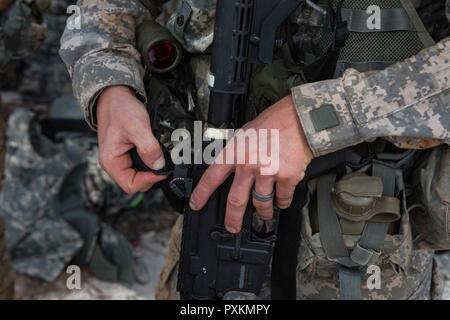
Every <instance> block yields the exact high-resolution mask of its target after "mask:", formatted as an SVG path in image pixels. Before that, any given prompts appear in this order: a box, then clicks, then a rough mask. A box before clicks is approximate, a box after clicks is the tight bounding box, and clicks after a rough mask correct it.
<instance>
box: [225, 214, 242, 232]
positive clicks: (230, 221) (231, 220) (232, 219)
mask: <svg viewBox="0 0 450 320" xmlns="http://www.w3.org/2000/svg"><path fill="white" fill-rule="evenodd" d="M226 225H228V226H231V227H233V228H234V229H239V228H240V226H241V218H240V217H239V216H238V215H235V214H230V215H227V217H226Z"/></svg>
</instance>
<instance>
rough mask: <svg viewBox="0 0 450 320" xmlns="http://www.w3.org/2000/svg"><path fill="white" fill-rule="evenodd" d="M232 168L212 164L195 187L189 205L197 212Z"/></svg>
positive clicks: (231, 166)
mask: <svg viewBox="0 0 450 320" xmlns="http://www.w3.org/2000/svg"><path fill="white" fill-rule="evenodd" d="M233 168H234V166H233V165H226V164H212V165H211V166H210V167H209V168H208V169H207V170H206V171H205V173H204V174H203V176H202V177H201V179H200V182H199V183H198V184H197V187H196V188H195V190H194V191H193V192H192V195H191V198H190V201H189V205H190V207H191V209H192V210H194V211H198V210H200V209H201V208H203V207H204V206H205V205H206V203H207V202H208V199H209V197H211V195H212V194H213V193H214V191H216V189H217V188H218V187H219V186H220V185H222V183H224V182H225V180H226V179H227V178H228V177H229V176H230V174H231V172H232V170H233Z"/></svg>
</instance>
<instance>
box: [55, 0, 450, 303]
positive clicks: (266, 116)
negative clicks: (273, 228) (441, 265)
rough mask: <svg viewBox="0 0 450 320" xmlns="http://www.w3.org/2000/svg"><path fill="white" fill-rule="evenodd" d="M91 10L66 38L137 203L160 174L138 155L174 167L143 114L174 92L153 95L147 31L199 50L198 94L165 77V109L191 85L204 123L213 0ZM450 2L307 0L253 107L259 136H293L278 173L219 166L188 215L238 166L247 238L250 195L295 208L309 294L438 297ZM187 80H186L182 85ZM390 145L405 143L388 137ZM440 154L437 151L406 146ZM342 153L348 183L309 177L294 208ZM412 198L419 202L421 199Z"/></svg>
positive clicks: (104, 151)
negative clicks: (156, 29)
mask: <svg viewBox="0 0 450 320" xmlns="http://www.w3.org/2000/svg"><path fill="white" fill-rule="evenodd" d="M80 5H81V17H82V21H81V28H79V29H66V31H65V34H64V35H63V38H62V45H61V50H60V54H61V56H62V58H63V60H64V61H65V63H66V64H67V67H68V69H69V72H70V74H71V76H72V80H73V89H74V93H75V95H76V97H77V99H78V100H79V102H80V105H81V107H82V109H83V111H84V113H85V116H86V120H87V121H88V123H89V124H90V125H91V127H92V128H95V129H97V130H98V138H99V150H100V155H99V157H100V163H101V164H102V166H103V168H104V169H105V170H106V171H107V172H108V173H109V175H110V176H111V177H112V178H113V179H114V180H115V181H116V182H117V183H118V184H119V185H120V186H121V187H122V188H123V189H124V190H125V191H127V192H129V193H134V192H138V191H145V190H148V189H149V188H150V187H151V186H152V185H154V184H155V183H157V182H159V181H160V180H161V179H162V178H161V177H159V176H155V175H153V174H152V173H142V172H136V171H135V170H133V168H132V167H131V159H130V156H129V153H128V151H129V150H130V148H132V147H133V146H135V147H136V148H137V150H138V153H139V155H140V156H141V158H142V159H143V161H144V162H145V163H146V164H147V166H148V167H150V168H153V169H156V170H157V169H161V168H162V167H163V166H164V163H165V160H164V157H163V153H162V151H161V148H160V146H159V143H158V141H157V140H156V139H155V138H154V136H153V134H152V130H151V126H150V123H151V122H150V119H149V116H148V114H147V111H146V109H145V106H144V103H145V102H146V101H153V100H152V99H153V98H154V97H155V96H159V93H160V92H159V91H156V92H155V90H152V89H149V88H148V92H149V94H150V95H147V94H146V90H145V87H144V82H143V80H142V79H143V78H144V69H143V65H142V63H141V55H140V54H139V52H138V50H137V43H136V37H135V34H136V30H137V27H138V25H140V24H141V23H142V22H143V21H145V20H155V21H157V23H159V24H160V25H161V26H164V27H166V28H167V29H168V30H169V31H170V32H171V33H172V35H173V37H174V38H176V39H177V41H178V42H179V43H180V44H181V45H182V46H183V47H184V50H185V51H186V52H188V53H189V54H187V55H186V56H187V57H188V58H186V61H185V64H184V65H183V66H184V67H186V65H187V66H189V67H190V68H191V69H192V70H195V71H196V72H197V74H196V75H195V79H194V80H193V79H187V80H186V81H185V82H184V84H185V85H184V86H182V85H176V86H173V84H172V85H170V84H168V83H167V82H166V83H163V88H165V89H163V90H162V91H161V92H165V93H166V95H165V96H164V95H163V96H164V99H165V100H164V99H163V100H164V101H166V102H167V101H168V102H170V105H171V106H172V107H174V106H176V105H177V104H176V103H175V104H174V103H172V102H173V101H177V97H179V95H177V94H173V95H172V96H171V95H170V92H177V93H179V91H181V90H184V91H188V94H186V95H183V97H188V98H187V99H186V101H188V102H186V101H181V104H182V105H183V104H185V105H186V104H188V105H189V106H192V103H191V100H192V99H191V98H189V97H192V96H194V97H195V99H194V101H195V102H196V103H197V106H195V103H194V107H197V108H199V109H200V110H199V111H201V112H198V114H199V115H200V114H205V113H204V112H203V111H204V109H205V108H207V98H206V99H205V97H207V96H208V94H207V90H205V89H204V88H205V80H206V78H207V73H203V71H202V70H208V67H206V68H198V69H197V68H196V66H199V65H204V64H205V63H206V65H207V61H208V55H209V51H208V50H207V49H208V48H209V47H210V45H211V43H212V39H213V27H214V10H215V1H203V0H201V1H200V0H199V1H197V0H186V1H141V2H140V1H125V0H106V1H105V0H104V1H101V0H99V1H80ZM369 5H376V6H378V9H380V16H381V20H380V25H379V27H377V28H374V27H371V25H370V24H368V23H367V21H368V20H367V19H368V18H369V17H370V15H368V14H367V9H368V6H369ZM449 7H450V1H447V4H446V3H445V2H444V1H408V0H393V1H381V0H373V1H370V2H361V1H352V0H345V1H338V0H336V1H316V2H313V1H305V3H304V4H303V5H302V6H300V7H299V9H298V10H297V12H295V14H294V15H293V16H292V17H291V18H290V19H289V21H287V22H286V24H287V25H286V30H289V34H288V36H287V38H288V39H287V41H285V43H284V45H283V47H282V49H281V50H279V52H277V54H276V57H275V61H274V63H273V64H271V65H268V66H262V67H260V68H259V69H258V70H256V72H255V74H254V75H253V78H252V81H251V99H250V102H249V105H250V107H251V108H253V109H254V110H253V111H254V113H255V115H256V114H259V116H257V117H256V118H255V119H254V120H252V121H250V122H249V123H247V125H246V128H253V129H261V128H264V129H279V130H280V141H282V144H281V145H280V172H278V174H277V175H274V176H260V175H259V173H258V172H260V170H258V169H260V168H259V166H257V167H256V169H255V168H253V167H249V166H248V165H245V164H244V165H239V166H229V165H226V166H220V165H212V166H211V167H210V168H209V169H208V171H207V172H206V173H205V175H204V176H203V178H202V180H201V181H200V183H199V185H198V186H197V188H196V190H195V191H194V193H193V194H192V197H191V201H190V206H191V208H192V209H193V210H199V209H200V208H202V207H203V206H204V205H205V203H206V201H207V199H208V198H209V196H210V195H211V194H212V192H213V191H214V190H215V189H216V188H217V187H218V186H219V185H220V184H221V183H222V182H223V181H224V179H225V178H226V177H227V176H228V175H229V174H230V173H231V172H235V178H234V179H235V183H234V184H233V187H232V189H231V191H230V194H229V196H228V204H227V213H226V219H225V225H226V228H227V230H228V231H229V232H230V233H237V232H239V231H240V229H241V223H242V215H243V213H244V212H243V208H245V207H246V204H247V202H248V199H249V196H250V194H253V204H254V205H255V207H256V210H257V212H258V214H259V216H260V217H261V218H263V219H265V220H267V219H270V218H271V217H272V214H273V205H274V204H275V203H276V205H277V206H278V207H279V208H282V209H286V208H288V207H291V210H294V211H295V214H296V216H297V217H300V219H301V230H299V232H301V237H300V243H299V244H298V247H299V250H298V257H297V256H296V254H297V252H296V251H294V252H293V254H291V255H290V256H289V257H288V258H290V259H293V258H295V263H296V264H297V265H296V266H295V267H294V268H293V270H296V274H295V275H294V276H295V277H294V278H291V279H292V281H293V282H296V292H295V295H296V297H297V298H298V299H339V298H343V299H358V298H363V299H430V298H439V297H440V295H441V293H442V286H441V285H442V281H441V279H440V277H439V273H438V272H437V270H436V268H435V265H434V262H433V259H434V251H435V250H445V249H447V250H448V249H450V241H449V230H450V228H449V227H450V221H449V220H448V203H449V195H450V190H449V189H448V186H449V185H450V184H449V179H450V178H449V174H448V170H449V165H450V161H449V157H448V156H449V152H450V151H449V148H448V146H446V145H441V144H442V143H446V144H448V143H449V142H450V133H449V127H450V110H449V105H450V98H449V88H450V81H449V79H450V77H449V75H450V71H449V70H450V64H449V61H450V60H449V58H450V38H445V39H444V37H446V36H448V35H449V34H450V32H449V24H448V21H447V19H446V16H445V10H446V8H447V10H448V9H449ZM343 22H346V23H343ZM333 30H334V32H333ZM439 41H440V42H439ZM436 42H439V43H437V44H436ZM411 57H412V58H411ZM144 60H147V57H144ZM396 62H398V63H396ZM330 66H332V67H330ZM383 69H384V70H383ZM374 70H383V71H378V72H374ZM183 74H186V73H182V72H180V73H175V75H176V77H175V79H180V78H182V75H183ZM151 75H152V72H150V76H151ZM332 78H335V79H332ZM152 79H158V77H157V76H155V75H154V74H153V77H152ZM330 79H332V80H330ZM202 80H203V81H202ZM322 80H324V81H322ZM317 81H318V82H317ZM150 83H151V82H150ZM189 83H191V84H192V83H195V88H191V89H189ZM160 87H161V86H160ZM186 87H187V88H188V89H187V90H186ZM171 90H172V91H171ZM177 90H178V91H177ZM178 100H179V99H178ZM178 102H179V101H178ZM162 105H163V106H164V107H166V108H169V106H168V105H167V103H166V105H164V104H162ZM151 107H153V106H151ZM250 118H251V117H249V119H250ZM130 124H133V125H130ZM382 137H389V140H390V141H391V142H392V144H391V143H387V142H386V140H384V139H377V138H382ZM438 146H439V147H438ZM427 148H434V149H433V150H432V151H431V152H428V151H420V152H415V151H408V149H427ZM339 150H345V154H346V155H348V156H347V157H346V162H345V163H344V164H345V166H344V167H343V168H344V169H345V170H342V168H341V169H340V171H338V170H337V169H338V166H337V167H336V170H337V171H336V172H335V173H334V174H332V175H326V176H323V177H319V178H317V179H315V180H312V181H308V184H307V188H306V190H303V191H304V192H305V194H304V197H303V198H304V199H307V200H308V202H307V203H306V204H300V203H299V202H298V201H297V200H295V201H294V204H293V205H292V206H291V203H292V200H293V195H294V191H295V189H296V186H297V184H298V183H299V181H301V180H302V179H303V177H304V173H305V169H306V167H307V166H308V165H309V164H310V162H311V161H314V160H313V158H315V157H319V156H322V155H326V154H331V153H334V152H338V151H339ZM417 168H418V169H417ZM414 169H417V172H414ZM414 177H415V179H413V178H414ZM333 186H334V188H333ZM410 186H412V188H409V187H410ZM252 188H253V191H251V190H252ZM413 192H417V196H416V197H409V196H410V195H411V194H412V193H413ZM269 195H271V196H269ZM272 198H274V199H273V200H274V201H272ZM261 199H264V201H263V200H261ZM266 199H269V200H270V201H266ZM331 203H334V205H333V206H331ZM324 221H325V223H324ZM180 225H181V223H180V222H179V223H177V225H176V227H175V229H174V231H173V237H172V242H171V244H170V250H171V252H170V253H169V257H168V260H167V265H166V268H165V269H164V270H163V273H162V278H161V280H162V281H161V285H160V288H159V289H160V291H159V293H160V294H159V298H174V297H176V294H175V285H174V284H175V278H176V272H175V270H176V267H177V257H178V252H179V248H180V243H179V239H180V236H179V235H180ZM282 232H283V230H281V231H280V233H282ZM291 236H292V237H291V238H290V239H298V235H291ZM279 237H283V234H280V235H279ZM290 242H291V243H292V241H290ZM286 263H287V261H286ZM373 265H374V266H378V267H379V268H380V269H381V276H380V279H379V280H380V286H377V285H375V286H370V283H369V281H368V276H367V273H366V271H367V272H369V271H368V270H369V269H368V268H369V267H370V266H373ZM273 267H274V268H275V264H274V265H273ZM278 289H280V288H278ZM281 289H283V288H281ZM272 295H274V292H272Z"/></svg>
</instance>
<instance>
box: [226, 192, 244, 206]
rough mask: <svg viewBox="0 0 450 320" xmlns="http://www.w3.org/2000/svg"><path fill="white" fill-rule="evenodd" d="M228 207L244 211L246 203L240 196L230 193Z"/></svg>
mask: <svg viewBox="0 0 450 320" xmlns="http://www.w3.org/2000/svg"><path fill="white" fill-rule="evenodd" d="M228 205H229V206H230V207H232V208H235V209H242V208H243V207H244V205H245V203H244V201H243V200H242V199H241V198H240V197H239V196H238V195H235V194H231V193H230V195H229V196H228Z"/></svg>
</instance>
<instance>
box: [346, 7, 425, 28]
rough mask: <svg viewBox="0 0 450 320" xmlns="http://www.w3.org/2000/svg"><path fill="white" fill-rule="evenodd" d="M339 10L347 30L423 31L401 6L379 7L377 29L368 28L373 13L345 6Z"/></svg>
mask: <svg viewBox="0 0 450 320" xmlns="http://www.w3.org/2000/svg"><path fill="white" fill-rule="evenodd" d="M341 12H342V19H343V20H344V21H347V22H348V30H349V31H352V32H386V31H423V30H417V28H416V27H415V26H414V24H413V23H412V21H411V19H410V17H409V14H408V12H406V10H405V9H403V8H393V9H380V17H379V20H380V28H379V29H369V26H368V21H369V19H370V17H371V16H372V15H374V14H375V13H373V12H371V13H368V12H367V11H366V10H352V9H347V8H343V9H342V10H341Z"/></svg>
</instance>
